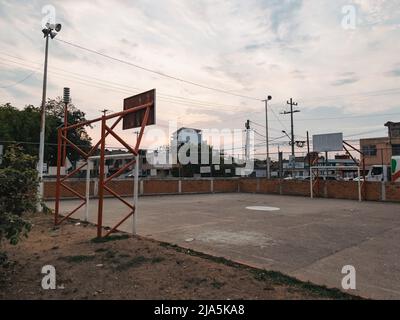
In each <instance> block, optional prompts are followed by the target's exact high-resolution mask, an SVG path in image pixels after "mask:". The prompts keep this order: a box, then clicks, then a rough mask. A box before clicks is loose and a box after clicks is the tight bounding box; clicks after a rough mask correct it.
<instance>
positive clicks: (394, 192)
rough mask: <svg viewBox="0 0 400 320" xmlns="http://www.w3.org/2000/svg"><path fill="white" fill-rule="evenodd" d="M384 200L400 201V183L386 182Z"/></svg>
mask: <svg viewBox="0 0 400 320" xmlns="http://www.w3.org/2000/svg"><path fill="white" fill-rule="evenodd" d="M385 187H386V188H385V189H386V200H387V201H396V202H400V184H399V183H387V184H386V186H385Z"/></svg>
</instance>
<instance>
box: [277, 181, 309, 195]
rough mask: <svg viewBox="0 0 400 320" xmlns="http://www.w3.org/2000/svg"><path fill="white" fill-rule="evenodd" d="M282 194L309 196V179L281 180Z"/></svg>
mask: <svg viewBox="0 0 400 320" xmlns="http://www.w3.org/2000/svg"><path fill="white" fill-rule="evenodd" d="M282 194H287V195H293V196H305V197H309V196H310V182H309V181H282Z"/></svg>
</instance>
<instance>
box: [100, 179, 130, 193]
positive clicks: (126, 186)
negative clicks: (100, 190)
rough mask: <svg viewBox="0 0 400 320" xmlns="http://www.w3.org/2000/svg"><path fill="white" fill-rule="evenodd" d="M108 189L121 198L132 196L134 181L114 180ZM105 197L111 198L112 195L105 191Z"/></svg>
mask: <svg viewBox="0 0 400 320" xmlns="http://www.w3.org/2000/svg"><path fill="white" fill-rule="evenodd" d="M107 187H109V188H110V189H111V190H112V191H114V192H116V193H117V194H118V195H120V196H132V195H133V190H134V183H133V180H113V181H110V182H109V183H107ZM104 195H105V196H111V195H112V194H111V193H110V192H108V191H107V190H104Z"/></svg>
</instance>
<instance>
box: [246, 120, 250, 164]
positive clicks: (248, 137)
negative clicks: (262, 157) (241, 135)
mask: <svg viewBox="0 0 400 320" xmlns="http://www.w3.org/2000/svg"><path fill="white" fill-rule="evenodd" d="M245 127H246V147H245V159H246V162H247V161H249V160H250V130H251V129H250V120H247V121H246V123H245Z"/></svg>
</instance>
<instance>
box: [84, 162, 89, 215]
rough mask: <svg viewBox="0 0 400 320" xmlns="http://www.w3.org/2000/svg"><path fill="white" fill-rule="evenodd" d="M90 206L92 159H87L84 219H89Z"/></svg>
mask: <svg viewBox="0 0 400 320" xmlns="http://www.w3.org/2000/svg"><path fill="white" fill-rule="evenodd" d="M89 207H90V160H89V159H88V160H87V166H86V207H85V217H84V221H85V222H88V221H89Z"/></svg>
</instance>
